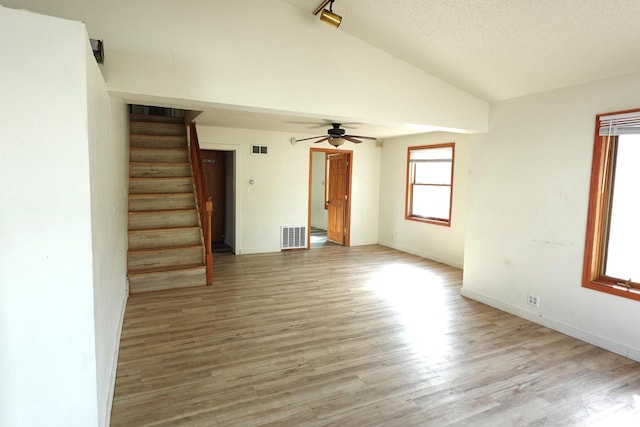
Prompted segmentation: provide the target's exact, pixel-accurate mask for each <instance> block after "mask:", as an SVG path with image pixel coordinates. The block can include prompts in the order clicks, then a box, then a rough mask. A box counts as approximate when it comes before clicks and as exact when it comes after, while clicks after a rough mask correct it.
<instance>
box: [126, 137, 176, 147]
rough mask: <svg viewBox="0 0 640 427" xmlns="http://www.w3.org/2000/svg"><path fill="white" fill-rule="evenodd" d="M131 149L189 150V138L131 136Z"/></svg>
mask: <svg viewBox="0 0 640 427" xmlns="http://www.w3.org/2000/svg"><path fill="white" fill-rule="evenodd" d="M129 145H130V147H131V148H181V149H186V148H187V138H186V137H184V136H154V135H131V136H130V142H129Z"/></svg>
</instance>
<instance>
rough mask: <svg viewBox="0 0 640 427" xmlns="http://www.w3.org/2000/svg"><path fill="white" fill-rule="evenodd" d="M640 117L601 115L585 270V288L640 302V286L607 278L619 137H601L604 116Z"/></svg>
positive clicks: (594, 149) (596, 144) (583, 280)
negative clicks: (608, 236) (606, 247)
mask: <svg viewBox="0 0 640 427" xmlns="http://www.w3.org/2000/svg"><path fill="white" fill-rule="evenodd" d="M634 112H638V113H640V109H635V110H626V111H618V112H614V113H606V114H598V115H597V116H596V126H595V132H594V144H593V159H592V165H591V183H590V188H589V211H588V215H587V233H586V241H585V250H584V263H583V270H582V286H583V287H585V288H588V289H594V290H596V291H601V292H605V293H608V294H612V295H617V296H621V297H625V298H630V299H633V300H636V301H640V283H636V282H630V281H625V280H624V279H620V278H616V277H611V276H607V275H605V274H604V265H605V261H606V260H605V256H606V254H605V249H604V248H605V244H606V240H607V233H608V226H607V225H608V218H609V216H610V213H611V203H610V200H611V196H612V194H611V189H612V188H613V184H614V183H613V170H614V168H615V161H616V155H615V150H614V147H615V144H616V143H617V140H618V137H617V136H600V135H599V130H600V118H601V117H603V116H609V115H615V114H624V113H634Z"/></svg>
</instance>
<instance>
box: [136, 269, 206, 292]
mask: <svg viewBox="0 0 640 427" xmlns="http://www.w3.org/2000/svg"><path fill="white" fill-rule="evenodd" d="M206 282H207V275H206V271H205V267H200V268H197V269H190V270H187V271H182V270H175V271H168V272H165V273H153V274H144V275H130V276H129V291H130V292H131V293H132V294H136V293H140V292H150V291H161V290H165V289H175V288H185V287H192V286H205V285H206Z"/></svg>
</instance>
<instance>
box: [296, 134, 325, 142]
mask: <svg viewBox="0 0 640 427" xmlns="http://www.w3.org/2000/svg"><path fill="white" fill-rule="evenodd" d="M316 138H324V139H329V137H328V136H326V135H319V136H312V137H310V138H302V139H296V142H301V141H308V140H310V139H316ZM324 139H323V141H324Z"/></svg>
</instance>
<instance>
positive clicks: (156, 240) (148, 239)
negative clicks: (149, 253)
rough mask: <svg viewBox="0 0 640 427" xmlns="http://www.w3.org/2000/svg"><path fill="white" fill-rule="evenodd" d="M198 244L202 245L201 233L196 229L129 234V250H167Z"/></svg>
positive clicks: (134, 232) (133, 232)
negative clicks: (173, 247)
mask: <svg viewBox="0 0 640 427" xmlns="http://www.w3.org/2000/svg"><path fill="white" fill-rule="evenodd" d="M200 244H202V232H201V231H200V229H198V228H195V229H176V230H149V231H132V232H129V249H152V248H168V247H172V246H193V245H200Z"/></svg>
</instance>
